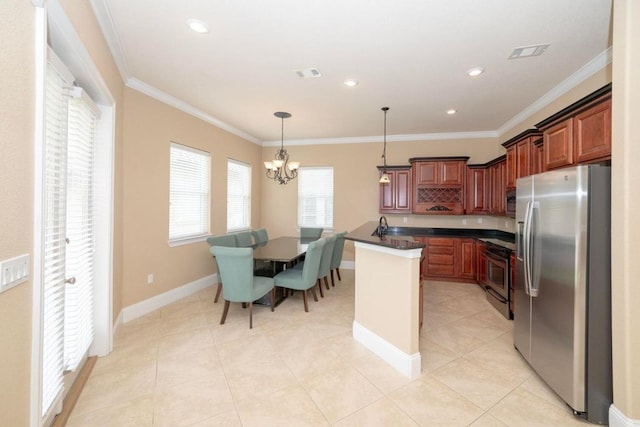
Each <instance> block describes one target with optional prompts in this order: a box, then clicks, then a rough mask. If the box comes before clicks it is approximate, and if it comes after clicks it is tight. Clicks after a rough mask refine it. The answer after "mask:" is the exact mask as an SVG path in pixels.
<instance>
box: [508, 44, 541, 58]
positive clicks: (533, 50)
mask: <svg viewBox="0 0 640 427" xmlns="http://www.w3.org/2000/svg"><path fill="white" fill-rule="evenodd" d="M548 47H549V44H548V43H547V44H539V45H536V46H523V47H517V48H515V49H513V52H511V55H509V59H516V58H527V57H529V56H540V55H542V54H543V53H544V51H545V50H547V48H548Z"/></svg>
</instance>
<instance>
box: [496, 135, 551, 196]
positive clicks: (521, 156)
mask: <svg viewBox="0 0 640 427" xmlns="http://www.w3.org/2000/svg"><path fill="white" fill-rule="evenodd" d="M541 136H542V132H540V131H539V130H537V129H528V130H526V131H524V132H522V133H520V134H519V135H516V136H515V137H513V138H511V139H510V140H508V141H507V142H504V143H503V144H502V146H503V147H505V148H506V149H507V160H506V161H507V163H506V168H507V177H506V188H507V190H510V189H514V188H516V180H517V179H518V178H522V177H525V176H529V175H533V173H534V172H533V170H534V158H535V157H534V156H535V155H536V152H535V151H536V150H537V148H536V146H535V145H534V141H537V140H538V139H540V137H541Z"/></svg>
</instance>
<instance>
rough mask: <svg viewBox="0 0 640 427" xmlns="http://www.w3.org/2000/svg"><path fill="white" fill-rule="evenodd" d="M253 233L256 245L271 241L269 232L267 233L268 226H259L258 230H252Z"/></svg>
mask: <svg viewBox="0 0 640 427" xmlns="http://www.w3.org/2000/svg"><path fill="white" fill-rule="evenodd" d="M251 234H252V235H253V240H254V241H255V242H256V243H255V244H256V245H259V244H261V243H267V242H268V241H269V234H268V233H267V229H266V228H258V229H257V230H252V231H251Z"/></svg>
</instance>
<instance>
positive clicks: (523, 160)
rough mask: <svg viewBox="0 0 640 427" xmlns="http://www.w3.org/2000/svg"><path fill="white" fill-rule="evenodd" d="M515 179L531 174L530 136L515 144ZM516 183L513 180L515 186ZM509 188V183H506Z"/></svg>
mask: <svg viewBox="0 0 640 427" xmlns="http://www.w3.org/2000/svg"><path fill="white" fill-rule="evenodd" d="M515 147H516V179H518V178H522V177H524V176H529V175H531V138H526V139H525V140H524V141H520V142H518V143H517V144H516V145H515ZM515 186H516V183H515V181H514V182H513V187H511V188H515ZM507 188H509V185H507Z"/></svg>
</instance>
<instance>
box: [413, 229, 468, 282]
mask: <svg viewBox="0 0 640 427" xmlns="http://www.w3.org/2000/svg"><path fill="white" fill-rule="evenodd" d="M424 242H425V243H426V247H425V250H426V259H425V266H426V272H425V276H426V277H427V278H432V279H441V280H443V279H444V280H451V281H458V282H460V281H462V282H474V281H475V280H476V253H475V243H474V239H465V238H457V237H427V238H425V240H424Z"/></svg>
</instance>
